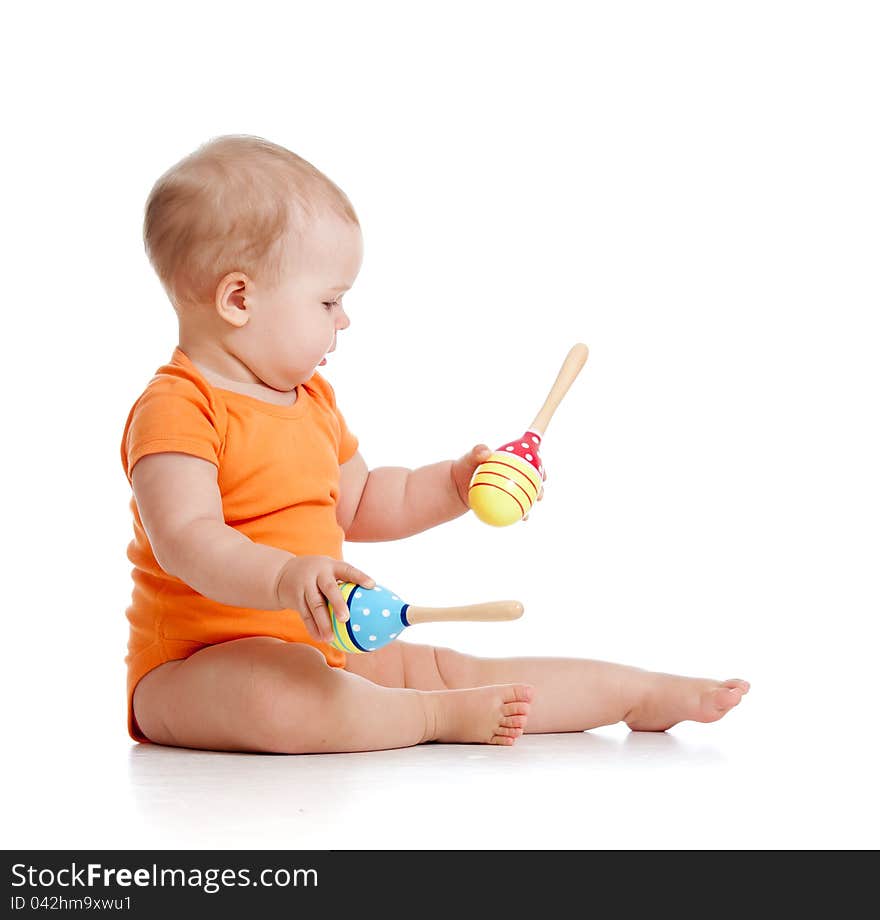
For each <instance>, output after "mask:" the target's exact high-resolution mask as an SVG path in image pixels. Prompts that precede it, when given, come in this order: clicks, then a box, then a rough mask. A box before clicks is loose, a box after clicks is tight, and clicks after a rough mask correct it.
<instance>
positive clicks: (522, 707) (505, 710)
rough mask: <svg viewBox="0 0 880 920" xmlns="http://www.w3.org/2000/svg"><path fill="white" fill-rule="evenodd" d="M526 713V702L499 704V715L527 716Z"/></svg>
mask: <svg viewBox="0 0 880 920" xmlns="http://www.w3.org/2000/svg"><path fill="white" fill-rule="evenodd" d="M528 714H529V704H528V703H504V704H503V705H502V706H501V715H502V717H505V718H506V717H508V716H528Z"/></svg>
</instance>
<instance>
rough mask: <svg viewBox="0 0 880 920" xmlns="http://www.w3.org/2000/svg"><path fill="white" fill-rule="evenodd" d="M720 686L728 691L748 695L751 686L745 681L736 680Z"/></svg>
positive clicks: (727, 681)
mask: <svg viewBox="0 0 880 920" xmlns="http://www.w3.org/2000/svg"><path fill="white" fill-rule="evenodd" d="M721 686H722V687H727V688H729V689H730V690H742V692H743V693H748V692H749V690H750V689H751V686H752V685H751V684H750V683H749V682H748V681H747V680H739V679H738V678H734V679H733V680H726V681H724V683H723V684H722V685H721Z"/></svg>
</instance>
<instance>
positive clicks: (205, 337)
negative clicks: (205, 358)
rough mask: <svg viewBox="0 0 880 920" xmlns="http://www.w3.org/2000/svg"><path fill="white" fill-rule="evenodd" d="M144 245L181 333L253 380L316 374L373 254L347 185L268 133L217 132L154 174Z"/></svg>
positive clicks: (295, 380)
mask: <svg viewBox="0 0 880 920" xmlns="http://www.w3.org/2000/svg"><path fill="white" fill-rule="evenodd" d="M144 246H145V248H146V251H147V255H148V257H149V259H150V262H151V264H152V266H153V268H154V269H155V270H156V274H157V275H158V276H159V280H160V281H161V282H162V285H163V287H164V288H165V291H166V293H167V294H168V297H169V299H170V300H171V303H172V304H173V305H174V309H175V310H176V311H177V315H178V319H179V322H180V327H181V342H182V343H183V341H184V340H186V342H187V343H189V344H190V345H194V346H195V347H196V348H201V349H211V350H213V351H215V353H216V350H217V349H220V350H222V351H223V352H225V353H226V354H227V355H229V356H231V357H232V358H233V359H234V360H235V361H236V362H237V363H238V364H240V365H241V366H242V369H247V371H249V372H250V374H251V375H252V376H253V378H254V380H253V382H261V383H264V384H266V385H268V386H270V387H272V388H273V389H276V390H280V391H285V392H286V391H289V390H292V389H293V388H294V387H295V386H297V384H300V383H302V382H303V381H305V380H307V379H308V378H309V377H310V376H311V375H312V373H313V372H314V369H315V366H316V365H317V364H318V363H319V362H320V361H321V359H322V357H323V356H324V355H326V353H327V352H328V351H332V350H333V348H334V347H335V345H336V333H337V331H338V330H339V329H345V328H346V327H347V326H348V324H349V321H348V317H347V316H346V315H345V312H344V310H343V309H342V304H341V300H342V296H343V294H344V293H345V291H346V290H348V289H349V288H350V287H351V286H352V285H353V284H354V280H355V278H356V277H357V273H358V271H359V269H360V264H361V258H362V252H363V248H362V241H361V232H360V225H359V223H358V219H357V215H356V214H355V211H354V208H353V207H352V206H351V202H350V201H349V200H348V198H347V197H346V196H345V193H344V192H342V191H341V189H339V188H338V187H337V186H336V185H334V184H333V182H331V181H330V180H329V179H328V178H327V177H326V176H325V175H324V174H323V173H321V172H320V171H319V170H317V169H315V167H314V166H312V165H311V164H310V163H308V162H306V161H305V160H303V159H302V158H301V157H298V156H297V155H296V154H295V153H291V151H289V150H286V149H285V148H283V147H279V146H278V145H277V144H273V143H271V142H269V141H266V140H263V139H261V138H258V137H249V136H242V135H230V136H226V137H218V138H215V139H214V140H211V141H209V142H208V143H206V144H204V145H202V146H201V147H199V149H198V150H196V151H195V152H194V153H191V154H190V155H189V156H187V157H185V158H184V159H183V160H181V161H180V162H179V163H177V164H175V165H174V166H172V167H171V169H169V170H168V171H167V172H166V173H165V174H164V175H163V176H162V177H161V178H160V179H159V180H158V181H157V182H156V184H155V185H154V186H153V190H152V191H151V192H150V196H149V198H148V199H147V205H146V211H145V216H144Z"/></svg>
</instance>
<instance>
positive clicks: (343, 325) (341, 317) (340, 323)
mask: <svg viewBox="0 0 880 920" xmlns="http://www.w3.org/2000/svg"><path fill="white" fill-rule="evenodd" d="M350 325H351V320H350V319H349V318H348V314H347V313H346V312H345V310H344V309H343V308H342V307H340V308H339V314H338V316H337V317H336V328H337V329H348V327H349V326H350Z"/></svg>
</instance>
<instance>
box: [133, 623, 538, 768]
mask: <svg viewBox="0 0 880 920" xmlns="http://www.w3.org/2000/svg"><path fill="white" fill-rule="evenodd" d="M530 698H531V688H530V687H528V686H526V685H523V684H513V685H508V686H500V687H481V688H476V689H467V690H448V689H446V688H443V689H438V690H437V691H433V690H432V691H428V690H418V689H392V688H389V687H382V686H379V685H377V684H374V683H371V682H370V681H368V680H365V679H364V678H362V677H358V676H357V675H355V674H350V673H348V672H346V671H344V670H343V669H341V668H331V667H329V666H328V665H327V663H326V661H325V660H324V656H323V655H322V654H321V653H320V652H319V651H318V650H317V649H314V648H312V647H311V646H308V645H303V644H296V643H290V642H283V641H282V640H280V639H273V638H269V637H263V636H260V637H252V638H247V639H237V640H234V641H231V642H224V643H222V644H220V645H212V646H208V647H207V648H204V649H201V650H200V651H198V652H196V653H195V654H194V655H191V656H190V657H189V658H186V659H183V660H180V661H168V662H166V663H165V664H163V665H161V666H160V667H158V668H156V669H155V670H153V671H150V673H149V674H147V675H146V676H145V677H144V678H142V679H141V681H140V683H139V684H138V686H137V688H136V690H135V694H134V712H135V717H136V718H137V721H138V724H139V725H140V727H141V730H142V731H143V733H144V734H145V735H146V736H147V737H148V738H149V739H150V740H151V741H155V742H156V743H158V744H168V745H174V746H177V747H188V748H203V749H207V750H219V751H265V752H273V753H313V752H314V753H318V752H333V751H371V750H381V749H386V748H397V747H407V746H409V745H413V744H420V743H421V742H424V741H452V742H466V743H487V744H513V742H514V741H515V739H516V738H517V737H519V736H520V735H521V734H522V733H523V729H524V727H525V723H526V719H527V717H528V712H529V700H530Z"/></svg>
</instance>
